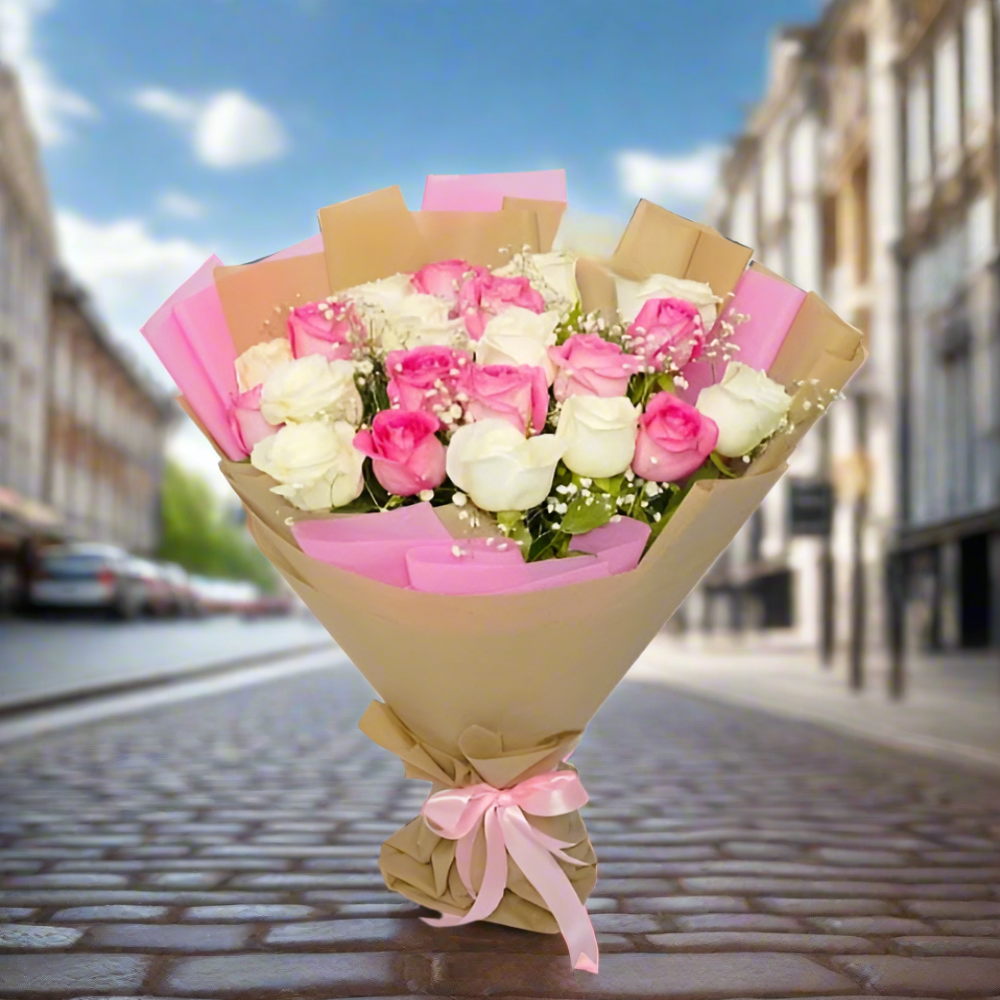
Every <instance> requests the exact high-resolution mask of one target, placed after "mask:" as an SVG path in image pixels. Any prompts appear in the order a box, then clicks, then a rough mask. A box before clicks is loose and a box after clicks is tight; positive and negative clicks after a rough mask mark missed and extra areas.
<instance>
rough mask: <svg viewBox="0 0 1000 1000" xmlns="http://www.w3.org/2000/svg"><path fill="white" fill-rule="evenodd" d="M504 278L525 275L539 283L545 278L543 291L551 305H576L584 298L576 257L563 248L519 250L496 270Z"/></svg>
mask: <svg viewBox="0 0 1000 1000" xmlns="http://www.w3.org/2000/svg"><path fill="white" fill-rule="evenodd" d="M493 273H494V274H497V275H499V276H501V277H504V278H509V277H517V276H523V277H527V278H529V279H533V280H532V285H533V286H535V285H537V284H538V280H537V279H538V278H541V280H542V282H543V283H544V287H541V288H539V289H538V290H539V291H540V292H541V293H542V297H543V298H544V299H545V304H546V305H547V306H550V307H551V306H554V305H557V304H562V305H564V306H565V305H569V306H574V305H576V304H577V303H578V302H579V301H580V289H579V288H578V287H577V284H576V257H574V256H573V255H572V254H569V253H566V252H565V251H561V250H554V251H552V253H533V254H518V255H517V256H516V257H515V258H514V259H513V260H512V261H511V262H510V263H509V264H505V265H504V266H503V267H501V268H499V269H498V270H496V271H494V272H493Z"/></svg>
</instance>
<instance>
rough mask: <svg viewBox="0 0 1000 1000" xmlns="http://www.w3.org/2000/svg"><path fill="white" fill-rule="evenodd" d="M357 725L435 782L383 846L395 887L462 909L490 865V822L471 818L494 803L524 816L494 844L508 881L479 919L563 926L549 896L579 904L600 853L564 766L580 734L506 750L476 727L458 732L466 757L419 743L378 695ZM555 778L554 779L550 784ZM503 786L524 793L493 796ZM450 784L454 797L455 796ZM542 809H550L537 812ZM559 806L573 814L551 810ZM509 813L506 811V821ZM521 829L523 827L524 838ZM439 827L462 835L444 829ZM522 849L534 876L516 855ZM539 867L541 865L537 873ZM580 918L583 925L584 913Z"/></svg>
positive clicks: (448, 910)
mask: <svg viewBox="0 0 1000 1000" xmlns="http://www.w3.org/2000/svg"><path fill="white" fill-rule="evenodd" d="M360 726H361V730H362V732H364V733H365V734H366V735H367V736H368V737H369V738H370V739H372V740H373V741H374V742H375V743H377V744H378V745H379V746H381V747H383V748H384V749H386V750H389V751H391V752H392V753H394V754H396V755H397V756H398V757H399V758H400V759H401V760H402V761H403V763H404V764H405V766H406V776H407V777H408V778H416V779H418V780H421V781H429V782H431V783H432V790H431V795H430V797H429V799H428V808H427V809H426V810H425V814H421V815H420V816H418V817H416V818H415V819H414V820H413V821H412V822H411V823H408V824H407V825H406V826H405V827H403V828H402V829H401V830H400V831H399V832H398V833H395V834H393V835H392V836H391V837H390V838H389V839H388V840H387V841H386V842H385V844H384V845H383V847H382V853H381V856H380V858H379V867H380V868H381V869H382V874H383V875H384V876H385V881H386V885H388V887H389V888H390V889H393V890H395V891H396V892H398V893H400V894H401V895H403V896H406V897H407V898H408V899H412V900H413V901H414V902H415V903H420V904H422V905H423V906H427V907H429V908H431V909H435V910H440V911H441V912H442V913H445V914H451V915H453V916H458V917H462V916H465V915H466V914H468V913H469V912H470V911H471V910H472V909H473V907H474V906H475V904H476V902H477V900H478V899H479V897H481V896H483V893H484V886H485V885H486V882H487V869H488V868H489V867H490V866H489V864H488V858H489V847H488V845H487V827H486V824H485V823H483V824H480V823H478V822H475V820H476V819H477V818H478V817H477V815H476V814H477V813H479V812H485V810H487V809H490V808H501V809H506V808H516V809H520V810H521V816H520V817H517V818H516V825H515V833H514V837H513V841H514V845H515V846H514V847H513V854H512V853H511V845H510V844H509V843H508V844H506V846H505V845H501V844H499V843H497V842H494V845H493V850H494V855H496V854H497V851H498V850H499V851H502V852H503V853H502V855H501V856H502V872H501V874H502V881H501V880H500V879H497V880H496V881H495V884H494V887H493V889H494V899H492V900H484V904H481V909H486V911H487V912H486V913H485V914H484V915H483V916H482V917H476V919H483V920H488V921H491V922H493V923H498V924H505V925H507V926H508V927H519V928H523V929H525V930H530V931H541V932H543V933H548V934H555V933H557V932H558V931H559V930H560V927H559V924H558V922H557V921H556V919H555V918H554V917H553V915H552V906H553V903H552V899H553V896H552V895H551V894H553V893H554V894H555V896H557V897H558V896H559V895H560V894H561V896H562V900H563V901H565V900H566V898H567V897H566V890H567V888H568V889H569V890H570V891H571V892H572V893H574V894H575V896H576V900H577V902H578V903H579V905H580V907H581V908H582V905H583V903H584V902H585V901H586V899H587V897H588V896H589V895H590V893H591V892H592V891H593V888H594V885H595V883H596V881H597V867H596V866H597V857H596V855H595V854H594V849H593V847H592V846H591V843H590V838H589V837H588V836H587V830H586V827H585V826H584V823H583V819H582V818H581V816H580V812H579V809H578V808H571V807H572V806H574V805H575V803H576V801H578V799H579V798H581V797H582V798H584V799H585V793H583V794H582V795H581V792H580V790H581V789H582V786H581V785H580V783H579V779H578V778H577V776H576V771H575V769H574V768H572V767H571V765H569V764H567V763H566V760H567V758H568V757H569V755H570V754H571V753H572V751H573V749H574V747H575V746H576V744H577V743H578V742H579V740H580V737H581V735H582V734H581V733H564V734H562V735H560V736H556V737H553V738H552V739H550V740H546V741H545V742H544V743H543V744H541V745H539V746H537V747H531V748H528V749H519V750H505V748H504V741H503V738H502V737H501V736H500V735H499V734H497V733H494V732H490V731H489V730H487V729H483V728H482V727H480V726H470V727H469V728H468V729H467V730H466V731H465V732H463V733H462V734H461V735H460V737H459V748H460V754H459V755H458V756H455V755H452V754H449V753H445V752H443V751H441V750H438V749H437V748H435V747H433V746H428V745H427V744H425V743H421V742H420V741H419V740H418V739H417V738H416V737H415V736H414V735H413V734H412V733H411V732H410V731H409V730H408V729H407V728H406V727H405V726H404V725H403V723H402V722H401V721H400V720H399V718H398V717H397V716H396V715H395V714H394V713H393V712H392V711H391V709H389V708H388V707H387V706H386V705H384V704H382V703H381V702H373V703H372V704H371V706H370V707H369V709H368V711H367V712H365V714H364V716H363V717H362V719H361V723H360ZM553 775H555V776H556V777H555V779H554V780H555V785H554V786H553V787H551V788H550V777H551V776H553ZM560 785H561V786H562V787H559V786H560ZM505 789H507V790H509V789H520V792H518V791H515V792H512V793H510V796H509V801H501V796H500V795H499V794H497V793H501V792H502V790H505ZM446 790H453V794H451V795H450V796H449V794H448V792H446ZM571 795H575V796H577V798H576V799H571V797H570V796H571ZM494 799H495V800H496V801H495V804H494ZM581 804H582V803H581ZM539 808H540V809H542V810H543V811H544V812H543V813H541V814H540V813H537V812H533V811H532V810H533V809H539ZM562 809H566V810H567V811H565V812H562V811H557V812H552V810H562ZM449 810H450V811H449ZM463 816H464V817H465V823H464V825H463V823H462V820H463ZM504 819H505V818H504V817H500V819H499V823H500V824H501V825H502V824H503V823H504ZM435 820H444V824H443V826H442V827H435V826H432V825H431V824H433V823H434V822H435ZM518 827H520V832H521V833H523V834H524V836H523V837H522V838H521V839H520V840H519V839H518V835H517V832H516V831H517V829H518ZM528 828H530V829H528ZM436 829H442V830H443V833H447V834H459V836H457V837H455V836H444V835H443V833H438V832H435V830H436ZM463 840H464V841H465V844H464V847H463V846H461V845H462V844H463ZM550 847H551V848H552V849H551V850H550ZM519 851H520V852H521V857H522V858H523V859H524V860H523V864H524V867H525V868H527V869H528V870H529V872H530V875H526V874H525V872H524V871H522V868H521V866H520V865H519V864H518V861H517V860H516V858H515V855H517V854H518V852H519ZM546 855H551V857H552V861H551V862H549V861H546V860H545V859H544V858H545V856H546ZM463 857H464V859H465V865H463V863H462V858H463ZM566 858H568V859H569V860H566ZM553 865H555V866H558V868H559V869H560V871H559V873H557V872H555V871H554V870H553V867H552V866H553ZM463 867H464V871H463ZM538 869H542V870H543V871H544V872H545V874H544V875H543V877H542V878H541V879H539V878H538ZM532 876H533V877H534V880H533V879H532ZM539 883H541V884H539ZM470 890H471V891H470ZM497 890H499V892H497ZM547 895H548V896H549V899H548V900H547V899H546V896H547ZM497 896H499V900H498V901H497V898H496V897H497ZM554 905H555V906H556V907H558V905H559V903H556V904H554ZM570 909H572V903H570ZM579 923H581V921H579V918H578V925H579ZM582 923H583V925H584V926H585V920H584V921H583V922H582ZM594 960H595V961H596V955H595V957H594Z"/></svg>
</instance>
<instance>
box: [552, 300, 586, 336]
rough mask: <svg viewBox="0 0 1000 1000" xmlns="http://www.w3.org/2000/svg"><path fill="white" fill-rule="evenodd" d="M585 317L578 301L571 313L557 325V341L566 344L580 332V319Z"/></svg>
mask: <svg viewBox="0 0 1000 1000" xmlns="http://www.w3.org/2000/svg"><path fill="white" fill-rule="evenodd" d="M582 319H583V310H582V309H581V307H580V303H579V302H578V303H577V304H576V305H575V306H573V308H572V309H571V310H570V313H569V315H568V316H567V317H566V319H565V320H563V322H562V323H560V324H559V325H558V326H557V327H556V343H557V344H565V343H566V341H567V340H569V338H570V337H572V336H573V334H574V333H579V332H580V320H582Z"/></svg>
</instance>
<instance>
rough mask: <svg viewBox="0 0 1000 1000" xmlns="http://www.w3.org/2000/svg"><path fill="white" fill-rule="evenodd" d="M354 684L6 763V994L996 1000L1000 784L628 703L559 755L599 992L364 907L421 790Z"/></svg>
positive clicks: (655, 701)
mask: <svg viewBox="0 0 1000 1000" xmlns="http://www.w3.org/2000/svg"><path fill="white" fill-rule="evenodd" d="M369 696H370V692H369V691H368V690H367V688H366V687H365V685H364V683H363V682H362V681H361V680H360V678H359V677H358V676H357V675H356V674H355V673H354V671H352V670H331V671H329V672H326V671H323V672H316V673H312V674H309V675H303V676H300V677H296V678H291V679H286V680H284V681H282V682H280V683H276V684H270V685H262V686H259V687H255V688H247V689H243V690H240V691H236V692H230V693H227V694H225V695H220V696H218V697H215V698H205V699H202V700H199V701H194V702H187V703H185V704H182V705H180V706H171V707H167V708H162V709H158V710H156V711H153V712H149V713H147V714H145V715H142V716H136V717H133V718H129V719H119V720H115V721H109V722H106V723H103V724H100V725H96V726H91V727H88V728H81V729H78V730H75V731H70V732H67V733H63V734H61V735H59V736H56V737H49V738H45V739H39V740H37V741H35V742H34V743H31V744H25V745H19V746H16V747H13V748H10V749H9V750H8V751H7V752H6V753H5V754H4V756H3V757H2V759H0V794H2V797H3V800H4V802H3V806H2V809H0V817H2V818H0V845H2V846H0V877H2V882H0V885H2V891H0V921H3V923H0V996H2V997H5V998H15V997H16V998H42V997H49V998H60V1000H64V998H71V997H72V998H76V997H88V998H90V997H96V996H101V997H109V996H114V997H139V996H142V997H185V998H216V997H220V998H222V997H228V998H236V997H239V998H261V1000H278V998H283V1000H289V998H343V997H373V996H378V997H396V998H399V997H403V996H412V995H414V994H418V995H419V994H423V995H431V996H448V997H472V996H507V997H547V998H577V997H581V998H586V997H595V998H597V997H605V998H619V997H621V998H653V997H664V998H666V997H669V998H705V1000H708V998H716V1000H719V998H727V1000H736V998H749V997H758V998H760V997H766V998H772V1000H773V998H785V997H824V998H831V997H856V996H873V995H877V996H882V997H918V996H919V997H939V998H946V997H1000V781H998V780H997V779H995V778H990V777H985V776H980V775H976V774H974V773H972V772H965V771H962V770H959V769H958V768H956V767H952V766H947V765H938V764H935V763H928V762H925V761H921V760H919V759H917V758H909V757H906V756H903V755H900V754H897V753H894V752H892V751H888V750H883V749H877V748H873V747H869V746H866V745H863V744H861V743H858V742H853V741H851V740H849V739H846V738H841V737H838V736H834V735H831V734H829V733H825V732H823V731H821V730H819V729H816V728H813V727H811V726H809V725H808V724H804V723H796V722H789V721H784V720H777V719H775V718H772V717H769V716H766V715H762V714H758V713H756V712H754V711H751V710H748V709H740V708H733V707H720V706H718V705H714V704H712V703H709V702H707V701H701V700H699V699H697V698H695V697H693V696H687V695H678V694H677V693H675V692H671V691H669V690H668V689H666V688H664V687H661V686H658V685H655V684H645V683H635V682H633V683H626V684H625V685H623V686H622V687H621V688H620V689H619V690H618V692H616V694H615V695H614V696H613V698H612V699H611V700H610V701H609V703H608V704H607V705H606V706H605V707H604V709H603V710H602V711H601V713H600V714H599V716H598V718H597V719H596V720H595V722H594V723H593V725H592V726H591V728H590V730H589V732H588V736H587V738H586V740H585V742H584V745H583V747H581V749H580V750H579V751H578V753H577V754H576V756H575V757H574V762H575V763H578V765H579V767H580V771H581V773H582V775H583V778H584V783H585V784H586V786H587V788H588V790H589V791H590V794H591V801H592V804H591V805H590V806H589V807H588V808H587V809H586V810H585V816H586V818H587V823H588V826H589V828H590V830H591V832H592V835H593V839H594V842H595V846H596V848H597V851H598V855H599V857H600V859H601V868H600V878H599V881H598V887H597V891H596V893H595V896H594V898H593V899H592V900H591V904H590V908H591V910H592V912H593V915H594V916H593V919H594V923H595V925H596V928H597V930H598V932H599V935H600V940H601V948H602V955H601V973H600V975H599V976H596V977H594V976H588V975H586V974H584V973H576V974H574V973H572V972H571V971H570V970H569V965H568V960H567V957H566V952H565V947H564V944H563V942H562V940H561V938H559V937H558V936H543V935H530V934H527V933H524V932H520V931H514V930H509V929H506V928H502V927H494V926H491V925H475V926H471V927H466V928H458V929H455V930H450V931H449V930H436V929H431V928H429V927H427V926H425V925H424V924H422V923H421V922H420V921H418V920H417V919H416V917H417V916H418V915H419V914H420V913H421V912H423V911H421V910H420V909H419V908H418V907H415V906H413V905H411V904H409V903H408V902H407V901H405V900H403V899H402V898H401V897H399V896H394V895H392V894H390V893H389V892H388V891H387V890H386V889H385V888H384V886H383V884H382V879H381V877H380V876H379V873H378V868H377V862H376V859H377V855H378V846H379V843H380V842H381V840H382V839H384V837H385V836H387V835H388V834H389V833H391V832H392V831H393V830H395V829H396V828H397V827H398V826H400V825H401V824H403V823H404V822H406V821H408V820H409V819H411V818H412V817H413V815H415V813H416V811H417V810H418V809H419V807H420V804H421V801H422V799H423V795H424V791H425V789H426V786H425V785H422V784H420V783H418V782H407V781H404V780H403V777H402V766H401V764H400V762H399V761H398V760H397V759H396V758H395V757H393V756H392V755H390V754H388V753H385V752H383V751H381V750H379V749H378V748H376V747H375V746H374V745H372V744H370V743H369V742H368V740H367V739H366V738H365V737H363V736H362V735H361V733H360V732H358V730H357V729H356V721H357V718H358V716H359V715H360V713H361V711H362V709H363V707H364V705H365V704H366V703H367V700H368V698H369Z"/></svg>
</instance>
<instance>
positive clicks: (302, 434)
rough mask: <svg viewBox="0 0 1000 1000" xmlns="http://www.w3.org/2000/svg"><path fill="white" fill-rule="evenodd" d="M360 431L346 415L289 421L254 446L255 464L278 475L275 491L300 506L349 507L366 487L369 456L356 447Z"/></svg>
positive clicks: (307, 508) (272, 475) (253, 456)
mask: <svg viewBox="0 0 1000 1000" xmlns="http://www.w3.org/2000/svg"><path fill="white" fill-rule="evenodd" d="M356 433H357V431H356V430H355V429H354V427H352V426H351V424H349V423H346V422H345V421H343V420H333V421H331V420H313V421H310V422H309V423H307V424H286V425H285V426H284V427H282V428H281V429H280V430H279V431H278V432H277V433H275V434H272V435H271V436H270V437H266V438H264V440H263V441H258V442H257V444H255V445H254V447H253V452H252V453H251V455H250V464H251V465H253V467H254V468H255V469H260V471H261V472H266V473H267V474H268V475H269V476H271V477H272V478H274V479H277V480H278V483H279V485H278V486H272V487H271V492H272V493H277V494H279V495H280V496H283V497H286V498H287V499H288V500H289V501H290V502H291V503H292V504H294V505H295V506H296V507H298V508H299V509H300V510H329V509H330V508H331V507H343V506H344V504H348V503H350V502H351V501H352V500H356V499H357V498H358V497H359V496H360V495H361V490H362V489H363V488H364V478H363V476H362V472H361V469H362V466H363V464H364V460H365V457H364V455H362V454H361V452H360V451H358V450H357V448H355V447H354V435H355V434H356Z"/></svg>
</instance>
